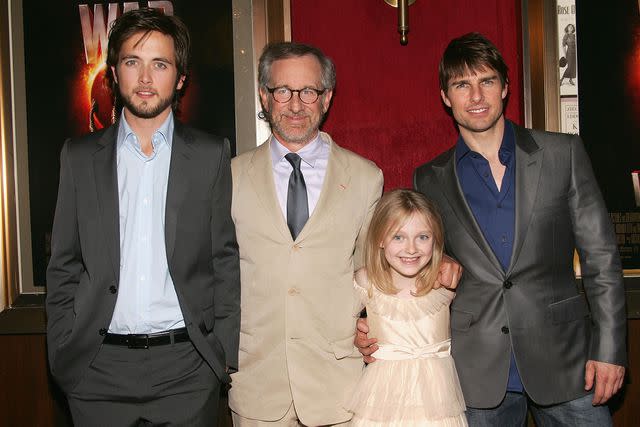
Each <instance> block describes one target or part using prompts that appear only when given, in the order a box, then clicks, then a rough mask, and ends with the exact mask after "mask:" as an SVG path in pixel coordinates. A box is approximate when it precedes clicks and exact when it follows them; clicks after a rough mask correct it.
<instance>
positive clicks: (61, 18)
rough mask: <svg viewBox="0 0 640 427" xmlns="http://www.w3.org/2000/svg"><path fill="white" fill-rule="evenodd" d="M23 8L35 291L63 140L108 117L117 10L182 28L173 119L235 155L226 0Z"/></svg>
mask: <svg viewBox="0 0 640 427" xmlns="http://www.w3.org/2000/svg"><path fill="white" fill-rule="evenodd" d="M22 3H23V5H22V7H23V16H22V18H23V19H22V21H23V26H24V58H25V80H26V100H25V103H26V109H27V139H28V140H27V144H28V167H29V200H30V210H31V212H30V216H31V241H32V247H33V251H32V258H33V273H34V282H35V285H38V286H40V285H45V271H46V265H47V262H48V258H49V252H50V235H51V227H52V223H53V215H54V210H55V202H56V197H57V185H58V173H59V169H58V167H59V166H58V163H59V162H58V158H59V153H60V148H61V147H62V144H63V143H64V141H65V139H67V138H73V137H77V136H79V135H82V134H85V133H87V132H91V131H95V130H99V129H101V128H103V127H105V126H109V125H110V124H111V123H112V121H113V119H114V111H113V108H112V100H111V94H110V92H109V91H108V90H107V88H106V85H105V79H104V76H105V65H104V62H105V56H106V50H107V40H108V38H107V37H108V29H109V25H110V24H111V22H113V20H114V19H116V18H117V17H118V16H120V15H121V14H122V13H124V12H125V11H127V10H130V9H135V8H139V7H146V6H149V7H155V8H159V9H162V10H163V11H164V13H167V14H174V15H176V16H179V17H180V18H181V19H182V20H183V21H184V22H185V23H186V25H187V27H188V28H189V30H190V33H191V40H192V55H191V64H190V65H191V66H190V81H189V84H188V88H187V94H186V96H185V97H184V98H183V99H182V103H181V107H180V114H179V116H178V119H179V120H181V121H183V122H185V123H187V124H189V125H191V126H194V127H197V128H200V129H203V130H205V131H207V132H209V133H212V134H216V135H221V136H224V137H227V138H229V140H230V141H231V144H232V152H235V118H234V117H235V116H234V98H233V50H232V49H233V46H232V41H233V34H232V16H231V0H216V1H207V0H164V1H140V2H120V3H118V2H108V1H94V2H91V1H61V0H56V1H43V2H40V1H28V0H23V2H22ZM25 262H28V260H26V261H25Z"/></svg>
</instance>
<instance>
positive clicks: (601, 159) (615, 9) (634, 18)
mask: <svg viewBox="0 0 640 427" xmlns="http://www.w3.org/2000/svg"><path fill="white" fill-rule="evenodd" d="M576 6H577V9H576V12H577V15H576V17H577V21H576V22H577V25H576V27H577V28H578V31H579V35H578V37H577V44H578V71H579V75H580V87H579V89H578V91H579V97H580V112H579V116H580V135H581V136H582V138H583V140H584V142H585V146H586V148H587V151H588V152H589V155H590V158H591V162H592V164H593V169H594V171H595V174H596V177H597V179H598V182H599V184H600V188H601V190H602V193H603V196H604V199H605V202H606V204H607V207H608V209H609V212H610V213H611V218H612V220H613V222H614V227H615V231H616V236H617V238H618V247H619V250H620V256H621V258H622V263H623V267H624V268H625V269H627V270H639V269H640V207H639V205H638V201H639V200H640V195H639V194H638V193H637V192H638V191H640V188H639V187H640V185H638V174H637V171H638V170H640V2H638V0H617V1H613V2H592V1H578V2H577V4H576ZM634 184H635V185H634ZM638 272H640V271H636V272H628V273H638Z"/></svg>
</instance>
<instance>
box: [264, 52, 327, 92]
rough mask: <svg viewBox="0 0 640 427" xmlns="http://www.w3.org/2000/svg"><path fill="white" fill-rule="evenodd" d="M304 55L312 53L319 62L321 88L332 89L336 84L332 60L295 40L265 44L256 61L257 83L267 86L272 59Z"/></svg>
mask: <svg viewBox="0 0 640 427" xmlns="http://www.w3.org/2000/svg"><path fill="white" fill-rule="evenodd" d="M305 55H313V56H315V57H316V59H317V60H318V62H320V67H321V68H322V77H321V80H322V86H323V87H322V89H328V90H333V89H334V88H335V86H336V67H335V65H333V61H331V59H330V58H329V57H328V56H326V55H325V54H324V53H322V51H321V50H320V49H318V48H317V47H314V46H310V45H307V44H302V43H295V42H279V43H270V44H268V45H267V46H265V48H264V50H263V51H262V55H260V61H259V63H258V84H259V85H260V87H262V88H266V87H267V86H268V84H269V80H271V65H273V62H274V61H278V60H280V59H288V58H299V57H301V56H305Z"/></svg>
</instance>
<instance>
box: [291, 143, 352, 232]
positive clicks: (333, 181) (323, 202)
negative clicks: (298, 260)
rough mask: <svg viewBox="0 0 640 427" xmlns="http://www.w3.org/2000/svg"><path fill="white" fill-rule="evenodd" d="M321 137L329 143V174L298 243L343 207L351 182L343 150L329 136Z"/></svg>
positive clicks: (326, 175)
mask: <svg viewBox="0 0 640 427" xmlns="http://www.w3.org/2000/svg"><path fill="white" fill-rule="evenodd" d="M320 137H321V138H322V139H323V140H324V141H325V142H328V143H329V162H328V165H327V172H326V174H325V176H324V182H323V184H322V191H321V192H320V198H319V199H318V203H317V204H316V207H315V209H314V210H313V213H312V214H311V216H310V217H309V220H308V221H307V223H306V224H305V226H304V228H303V229H302V231H301V232H300V234H299V235H298V239H297V240H298V241H301V240H304V239H305V238H306V237H307V236H308V235H309V233H310V232H311V231H313V229H314V228H315V227H317V226H318V225H320V224H322V221H323V220H325V219H326V218H329V217H330V215H331V213H332V211H333V210H334V209H335V207H336V206H342V204H343V203H342V198H343V197H344V195H345V193H346V191H345V190H347V188H348V187H349V184H350V182H351V175H350V171H349V164H348V162H347V159H346V158H345V155H344V151H343V149H342V148H340V147H339V146H338V145H336V143H335V142H333V140H332V139H331V137H330V136H329V135H328V134H326V133H324V132H321V133H320Z"/></svg>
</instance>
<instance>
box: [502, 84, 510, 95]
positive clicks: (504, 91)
mask: <svg viewBox="0 0 640 427" xmlns="http://www.w3.org/2000/svg"><path fill="white" fill-rule="evenodd" d="M507 93H509V83H505V84H504V87H503V88H502V99H505V98H506V97H507Z"/></svg>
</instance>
